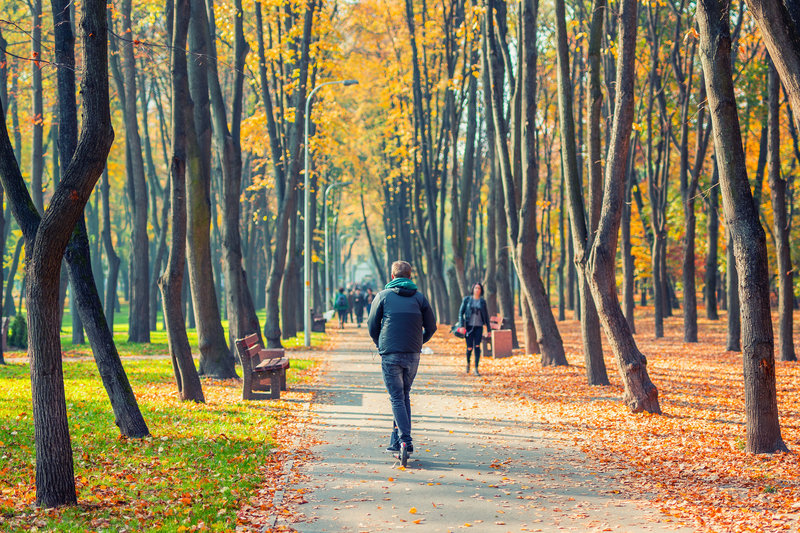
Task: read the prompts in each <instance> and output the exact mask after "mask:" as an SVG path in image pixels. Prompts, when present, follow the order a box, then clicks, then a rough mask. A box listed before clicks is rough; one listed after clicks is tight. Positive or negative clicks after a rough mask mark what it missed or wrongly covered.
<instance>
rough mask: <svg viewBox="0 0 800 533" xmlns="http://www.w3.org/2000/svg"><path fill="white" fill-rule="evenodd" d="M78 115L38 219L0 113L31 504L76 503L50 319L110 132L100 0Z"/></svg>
mask: <svg viewBox="0 0 800 533" xmlns="http://www.w3.org/2000/svg"><path fill="white" fill-rule="evenodd" d="M81 26H82V28H83V36H84V39H83V40H84V47H83V49H84V58H83V67H84V72H85V74H84V77H83V88H82V94H83V102H84V114H83V116H84V121H83V131H82V132H81V137H80V139H81V140H80V142H79V143H78V145H77V148H76V150H75V155H74V157H73V158H72V160H71V162H70V164H69V166H68V167H67V168H66V170H65V172H64V176H63V178H62V180H61V182H60V183H59V185H58V187H56V190H55V192H54V194H53V197H52V199H51V202H50V205H49V207H48V209H47V211H46V212H45V214H44V217H43V218H41V219H39V215H38V213H37V211H36V209H35V207H34V204H33V202H32V200H31V197H30V196H29V195H28V192H27V189H26V187H25V183H24V181H23V179H22V175H21V174H20V172H19V167H18V165H17V162H16V158H15V157H14V153H13V150H12V148H11V143H10V141H9V139H8V132H7V130H6V128H5V114H4V112H3V113H0V124H2V125H1V126H0V179H1V180H2V184H3V188H4V189H5V191H6V193H7V194H8V200H9V202H11V204H12V210H13V212H14V216H15V218H16V219H17V222H18V223H19V225H20V227H21V228H22V229H23V232H24V235H25V241H26V244H27V246H26V247H25V248H26V256H27V269H26V270H27V273H28V282H27V301H28V307H27V309H28V346H29V354H30V360H31V364H30V366H31V388H32V397H33V419H34V437H35V445H36V504H37V505H39V506H42V507H56V506H59V505H69V504H75V503H76V493H75V480H74V476H73V465H72V449H71V446H70V438H69V427H68V423H67V412H66V401H65V396H64V380H63V371H62V366H61V342H60V335H59V324H58V314H59V306H58V291H59V272H60V269H61V262H62V259H63V256H64V251H65V249H66V246H67V243H68V242H69V239H70V236H71V235H72V230H73V228H74V226H75V224H76V223H77V222H78V221H79V220H80V219H81V217H82V216H83V209H84V206H85V205H86V202H87V201H88V199H89V196H90V194H91V191H92V188H93V187H94V185H95V183H96V182H97V179H98V178H99V177H100V174H101V173H102V170H103V167H104V165H105V160H106V156H107V155H108V151H109V149H110V148H111V144H112V142H113V138H114V133H113V129H112V127H111V115H110V107H109V100H108V77H107V72H108V62H107V49H106V43H107V40H106V39H107V35H106V4H105V2H101V1H100V0H86V1H85V2H84V4H83V19H82V21H81Z"/></svg>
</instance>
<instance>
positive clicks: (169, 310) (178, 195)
mask: <svg viewBox="0 0 800 533" xmlns="http://www.w3.org/2000/svg"><path fill="white" fill-rule="evenodd" d="M173 1H174V4H173V6H174V14H175V15H174V23H173V24H174V26H173V31H172V46H171V50H172V61H171V63H172V161H171V165H170V172H171V178H170V181H171V184H172V191H171V197H170V208H171V211H172V217H171V221H172V224H171V226H170V247H169V257H168V259H167V268H166V270H165V272H164V274H163V275H162V276H161V279H160V280H159V283H158V284H159V286H160V288H161V297H162V298H163V299H164V319H165V320H166V323H167V338H168V340H169V354H170V357H171V358H172V369H173V371H174V373H175V381H176V382H177V385H178V393H179V394H180V398H181V400H189V401H194V402H204V401H205V399H204V397H203V389H202V386H201V385H200V377H199V376H198V375H197V369H195V367H194V361H193V360H192V350H191V347H190V346H189V338H188V337H187V335H186V328H185V327H184V324H183V309H182V298H181V291H182V290H183V272H184V267H185V258H186V257H185V253H186V179H185V175H186V174H185V172H186V164H187V160H189V158H188V157H187V153H188V152H193V154H192V155H194V156H195V157H192V158H191V160H192V161H193V162H194V163H195V164H196V163H197V161H198V160H199V154H197V151H198V150H199V145H198V144H197V139H196V137H195V136H194V135H193V133H194V120H193V109H192V99H191V96H190V95H189V79H188V78H189V74H188V69H187V65H186V63H187V61H186V52H185V50H186V38H187V33H188V31H189V19H190V13H191V7H190V4H189V0H173ZM198 170H199V169H196V170H195V171H198Z"/></svg>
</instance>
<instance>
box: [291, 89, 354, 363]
mask: <svg viewBox="0 0 800 533" xmlns="http://www.w3.org/2000/svg"><path fill="white" fill-rule="evenodd" d="M339 83H341V84H342V85H355V84H356V83H358V81H357V80H339V81H329V82H325V83H321V84H319V85H317V86H316V87H314V89H313V90H312V91H311V92H310V93H309V94H308V97H307V98H306V116H305V127H304V128H303V141H304V142H303V147H304V151H305V165H304V172H303V196H304V198H305V206H306V207H305V216H304V217H303V235H304V237H305V238H304V241H305V242H304V245H303V259H304V260H303V271H304V272H303V277H304V278H305V279H304V283H303V285H304V286H303V315H304V317H305V318H304V320H303V344H304V346H305V347H306V348H310V347H311V306H310V303H311V218H310V217H309V214H310V213H311V210H310V208H309V205H310V204H311V185H310V180H309V177H308V174H309V172H308V113H309V108H310V107H311V100H312V99H313V98H314V93H316V92H317V91H318V90H320V89H321V88H323V87H325V86H326V85H335V84H339Z"/></svg>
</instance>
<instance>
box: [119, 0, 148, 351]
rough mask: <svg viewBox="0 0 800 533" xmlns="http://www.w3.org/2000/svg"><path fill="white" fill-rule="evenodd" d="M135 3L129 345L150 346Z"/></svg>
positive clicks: (128, 54) (129, 102) (127, 63)
mask: <svg viewBox="0 0 800 533" xmlns="http://www.w3.org/2000/svg"><path fill="white" fill-rule="evenodd" d="M131 3H132V0H123V1H122V5H121V9H120V13H121V15H122V34H123V35H125V37H126V39H128V40H127V41H126V42H124V43H123V45H122V47H121V52H122V71H123V76H124V80H125V81H124V85H125V107H124V109H123V111H124V113H123V115H124V119H125V136H126V137H125V138H126V142H127V146H128V150H129V153H130V162H131V165H132V167H131V168H130V169H129V171H128V172H129V181H128V184H129V185H128V192H129V196H130V206H131V211H132V225H131V248H132V249H133V250H136V253H135V260H133V255H132V256H131V257H132V260H131V264H130V269H131V294H130V314H129V317H128V341H129V342H150V326H149V324H150V281H149V279H148V278H149V276H150V244H149V239H148V236H147V203H148V198H147V181H146V179H145V173H144V159H143V157H142V140H141V137H140V136H139V122H138V118H137V105H136V58H135V55H134V41H133V38H134V37H133V32H132V27H133V25H132V21H131Z"/></svg>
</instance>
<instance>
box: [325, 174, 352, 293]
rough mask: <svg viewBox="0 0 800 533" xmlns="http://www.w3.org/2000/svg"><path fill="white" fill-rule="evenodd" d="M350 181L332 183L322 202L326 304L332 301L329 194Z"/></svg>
mask: <svg viewBox="0 0 800 533" xmlns="http://www.w3.org/2000/svg"><path fill="white" fill-rule="evenodd" d="M350 183H352V182H349V181H340V182H339V183H331V184H330V185H328V186H327V187H326V188H325V194H324V195H323V198H322V201H323V202H324V204H323V206H322V218H324V219H325V277H324V278H323V280H324V281H325V290H324V291H323V294H324V295H325V302H329V301H330V296H331V295H330V292H331V287H330V279H331V278H330V267H329V265H330V262H329V261H328V194H330V192H331V191H332V190H333V189H334V188H335V187H345V186H347V185H350Z"/></svg>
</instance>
